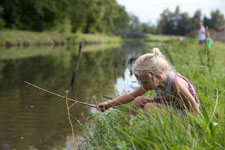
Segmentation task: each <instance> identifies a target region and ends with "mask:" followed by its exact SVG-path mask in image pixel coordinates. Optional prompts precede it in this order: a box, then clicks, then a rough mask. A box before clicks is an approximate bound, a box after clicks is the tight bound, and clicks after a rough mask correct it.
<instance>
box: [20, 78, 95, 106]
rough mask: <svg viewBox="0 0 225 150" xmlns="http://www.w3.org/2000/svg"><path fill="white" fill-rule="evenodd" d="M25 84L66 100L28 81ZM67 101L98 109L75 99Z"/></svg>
mask: <svg viewBox="0 0 225 150" xmlns="http://www.w3.org/2000/svg"><path fill="white" fill-rule="evenodd" d="M24 82H25V83H26V84H28V85H30V86H32V87H35V88H37V89H39V90H42V91H44V92H46V93H48V94H51V95H54V96H57V97H60V98H62V99H65V96H62V95H59V94H56V93H54V92H51V91H48V90H46V89H43V88H41V87H39V86H37V85H34V84H31V83H29V82H27V81H24ZM67 99H68V100H70V101H74V102H77V103H78V104H82V105H86V106H90V107H94V108H97V106H96V105H93V104H88V103H85V102H81V101H78V100H75V99H72V98H67Z"/></svg>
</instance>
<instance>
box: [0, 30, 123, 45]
mask: <svg viewBox="0 0 225 150" xmlns="http://www.w3.org/2000/svg"><path fill="white" fill-rule="evenodd" d="M79 42H84V43H113V42H121V38H120V37H118V36H113V35H105V34H81V33H76V34H75V33H60V32H32V31H17V30H5V31H0V45H1V46H12V45H16V46H29V45H68V44H74V43H79Z"/></svg>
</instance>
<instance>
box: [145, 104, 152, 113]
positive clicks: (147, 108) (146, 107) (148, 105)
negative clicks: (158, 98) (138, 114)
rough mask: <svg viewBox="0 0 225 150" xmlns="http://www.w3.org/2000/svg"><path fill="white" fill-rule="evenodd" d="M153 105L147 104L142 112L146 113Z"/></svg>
mask: <svg viewBox="0 0 225 150" xmlns="http://www.w3.org/2000/svg"><path fill="white" fill-rule="evenodd" d="M154 105H155V104H154V103H147V104H145V106H144V111H145V112H148V111H149V109H150V108H153V107H154Z"/></svg>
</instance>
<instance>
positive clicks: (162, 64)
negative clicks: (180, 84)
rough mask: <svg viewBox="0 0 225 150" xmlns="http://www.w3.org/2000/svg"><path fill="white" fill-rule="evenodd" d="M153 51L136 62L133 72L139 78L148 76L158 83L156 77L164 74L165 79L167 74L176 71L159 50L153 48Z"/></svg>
mask: <svg viewBox="0 0 225 150" xmlns="http://www.w3.org/2000/svg"><path fill="white" fill-rule="evenodd" d="M152 51H153V53H147V54H144V55H142V56H140V57H139V58H138V59H137V60H136V61H135V63H134V66H133V72H134V74H135V75H137V76H139V75H143V74H147V75H148V76H149V77H150V78H153V81H156V75H158V74H162V75H163V77H164V78H165V77H166V72H171V71H174V68H173V67H172V66H171V65H170V64H169V62H168V61H167V60H166V58H165V56H164V55H163V54H162V53H161V52H160V50H159V49H158V48H153V49H152Z"/></svg>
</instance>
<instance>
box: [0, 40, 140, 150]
mask: <svg viewBox="0 0 225 150" xmlns="http://www.w3.org/2000/svg"><path fill="white" fill-rule="evenodd" d="M92 48H93V49H96V50H95V51H93V52H92V51H91V49H92ZM88 49H89V50H88V51H89V52H88V51H85V48H84V52H83V53H82V55H81V58H80V62H79V69H78V72H77V76H76V80H75V86H74V89H73V90H72V89H71V87H70V81H71V77H72V72H73V68H74V65H75V59H76V55H77V54H76V51H77V48H63V47H57V48H52V49H51V50H48V53H46V51H47V50H46V49H45V48H44V50H40V51H43V52H38V50H34V52H35V53H36V54H35V55H33V54H32V52H30V51H31V50H29V49H19V50H12V49H9V50H8V49H6V50H1V51H0V53H2V56H0V58H1V59H0V149H2V150H13V149H16V150H35V149H39V150H45V149H46V150H47V149H49V150H51V149H71V138H70V137H71V128H70V126H69V122H68V119H67V109H66V105H65V100H63V99H59V98H57V97H55V96H52V95H49V94H46V93H44V92H42V91H40V90H38V89H35V88H33V87H30V86H28V85H26V84H25V83H24V82H23V81H25V80H26V81H28V82H31V83H33V84H36V85H38V86H40V87H42V88H45V89H48V90H50V91H53V92H56V93H58V94H61V95H65V91H66V90H69V96H70V97H71V98H76V99H78V100H80V101H83V102H87V103H93V102H92V101H91V98H92V96H94V95H96V96H97V101H98V102H102V101H103V100H104V99H103V98H102V95H106V96H109V97H115V96H118V95H120V94H122V93H126V92H129V91H131V90H133V89H134V88H136V87H137V82H136V79H135V78H134V76H133V75H132V74H131V72H130V67H129V65H127V62H128V60H129V59H130V58H132V57H137V56H138V55H140V54H142V53H143V49H144V48H143V45H142V44H141V43H128V44H123V45H122V46H118V47H114V48H109V47H108V48H103V50H100V51H99V50H98V46H96V45H93V46H89V47H88ZM99 49H102V47H101V46H100V45H99ZM14 51H15V52H14ZM20 51H21V53H24V54H25V55H23V54H21V53H20ZM24 51H25V52H24ZM17 53H18V54H17ZM26 53H30V54H31V55H29V56H26ZM38 53H40V54H38ZM3 54H5V55H3ZM6 54H7V55H6ZM14 55H16V56H14ZM11 56H12V57H11ZM96 111H97V110H96V109H94V108H90V107H87V106H82V105H76V106H74V107H73V108H72V110H71V115H72V116H73V122H74V123H75V120H81V118H82V117H81V116H82V115H81V114H82V113H83V115H84V116H86V117H88V116H90V115H92V114H93V113H96ZM76 138H79V132H78V131H77V130H76Z"/></svg>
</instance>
